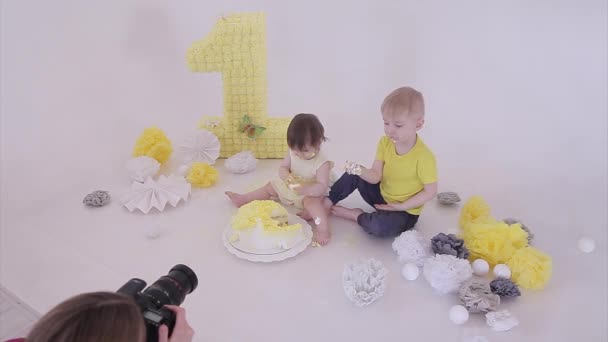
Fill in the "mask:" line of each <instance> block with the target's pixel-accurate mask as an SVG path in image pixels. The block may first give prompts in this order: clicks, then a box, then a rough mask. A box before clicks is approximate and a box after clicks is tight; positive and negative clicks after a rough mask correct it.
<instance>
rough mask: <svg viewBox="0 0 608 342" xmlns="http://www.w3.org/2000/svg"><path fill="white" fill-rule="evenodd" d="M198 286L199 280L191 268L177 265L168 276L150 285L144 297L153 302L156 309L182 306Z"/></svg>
mask: <svg viewBox="0 0 608 342" xmlns="http://www.w3.org/2000/svg"><path fill="white" fill-rule="evenodd" d="M197 285H198V278H197V277H196V274H195V273H194V271H193V270H192V269H190V267H188V266H186V265H175V266H174V267H173V268H172V269H171V270H170V271H169V274H167V275H166V276H162V277H160V278H159V279H158V280H157V281H156V282H154V284H152V285H150V287H148V288H147V289H146V290H145V291H144V292H142V294H143V295H145V296H146V297H148V299H149V300H152V301H153V302H154V304H155V305H156V307H158V308H160V307H162V306H164V305H178V306H179V305H180V304H181V303H183V302H184V299H186V295H187V294H189V293H192V291H194V290H195V289H196V286H197Z"/></svg>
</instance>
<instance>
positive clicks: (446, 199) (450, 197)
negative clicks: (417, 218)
mask: <svg viewBox="0 0 608 342" xmlns="http://www.w3.org/2000/svg"><path fill="white" fill-rule="evenodd" d="M437 200H438V201H439V203H441V204H445V205H450V204H454V203H458V202H460V196H458V194H457V193H455V192H440V193H438V194H437Z"/></svg>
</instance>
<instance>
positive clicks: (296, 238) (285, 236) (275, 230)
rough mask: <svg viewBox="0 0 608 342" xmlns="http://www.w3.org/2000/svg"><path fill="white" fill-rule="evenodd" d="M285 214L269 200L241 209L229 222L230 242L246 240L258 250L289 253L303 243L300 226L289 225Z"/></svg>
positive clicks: (283, 209)
mask: <svg viewBox="0 0 608 342" xmlns="http://www.w3.org/2000/svg"><path fill="white" fill-rule="evenodd" d="M288 218H289V216H288V213H287V210H286V209H285V208H284V207H283V206H282V205H281V204H279V203H277V202H275V201H270V200H264V201H253V202H250V203H248V204H245V205H244V206H242V207H240V208H239V210H238V211H237V213H236V215H235V216H234V217H233V218H232V229H234V230H235V234H233V236H232V237H231V240H232V242H235V241H236V240H238V239H240V238H241V237H246V238H247V239H250V240H251V243H252V244H253V245H254V246H255V247H256V248H257V249H260V250H265V249H276V248H279V249H289V248H291V247H293V246H294V245H295V244H297V243H298V242H300V241H301V240H302V239H304V233H303V231H302V225H301V224H299V223H296V224H289V223H288Z"/></svg>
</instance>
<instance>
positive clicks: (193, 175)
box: [186, 162, 218, 188]
mask: <svg viewBox="0 0 608 342" xmlns="http://www.w3.org/2000/svg"><path fill="white" fill-rule="evenodd" d="M186 179H187V180H188V182H190V183H191V184H192V185H194V186H196V187H199V188H208V187H210V186H212V185H213V184H215V183H216V182H217V179H218V172H217V169H216V168H214V167H213V166H211V165H209V164H207V163H201V162H196V163H192V166H191V167H190V170H188V174H187V175H186Z"/></svg>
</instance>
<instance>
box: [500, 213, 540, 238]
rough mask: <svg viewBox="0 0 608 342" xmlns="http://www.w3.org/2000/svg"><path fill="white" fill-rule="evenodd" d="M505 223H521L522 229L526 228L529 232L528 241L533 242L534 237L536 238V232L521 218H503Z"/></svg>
mask: <svg viewBox="0 0 608 342" xmlns="http://www.w3.org/2000/svg"><path fill="white" fill-rule="evenodd" d="M502 221H503V222H504V223H506V224H509V225H511V224H515V223H519V224H520V225H521V229H523V230H525V231H526V232H528V243H531V242H532V239H534V234H533V233H532V232H531V231H530V228H528V227H527V226H526V225H525V224H523V223H522V222H521V221H520V220H518V219H514V218H506V219H504V220H502Z"/></svg>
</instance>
